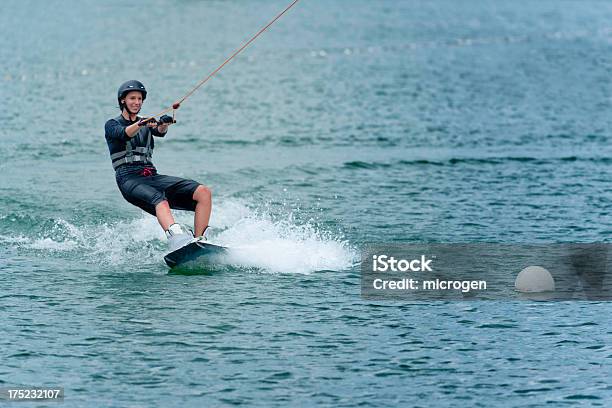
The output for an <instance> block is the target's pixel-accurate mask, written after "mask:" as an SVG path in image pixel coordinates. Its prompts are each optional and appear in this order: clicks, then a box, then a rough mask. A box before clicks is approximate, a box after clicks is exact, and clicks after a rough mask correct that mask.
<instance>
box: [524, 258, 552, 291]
mask: <svg viewBox="0 0 612 408" xmlns="http://www.w3.org/2000/svg"><path fill="white" fill-rule="evenodd" d="M514 287H515V288H516V290H518V291H519V292H526V293H536V292H553V291H554V290H555V280H554V279H553V277H552V275H551V274H550V272H548V270H546V268H542V267H541V266H533V265H532V266H528V267H526V268H525V269H523V270H522V271H520V272H519V274H518V275H517V277H516V280H515V281H514Z"/></svg>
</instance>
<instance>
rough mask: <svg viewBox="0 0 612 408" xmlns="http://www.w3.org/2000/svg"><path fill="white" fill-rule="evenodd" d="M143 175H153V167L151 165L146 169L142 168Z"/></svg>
mask: <svg viewBox="0 0 612 408" xmlns="http://www.w3.org/2000/svg"><path fill="white" fill-rule="evenodd" d="M140 175H141V176H144V177H151V176H152V175H153V169H152V168H150V167H145V168H144V169H142V171H141V172H140Z"/></svg>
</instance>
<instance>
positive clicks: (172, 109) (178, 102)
mask: <svg viewBox="0 0 612 408" xmlns="http://www.w3.org/2000/svg"><path fill="white" fill-rule="evenodd" d="M298 1H299V0H294V1H293V2H292V3H291V4H290V5H288V6H287V7H286V8H285V9H284V10H283V11H281V12H280V13H279V14H278V15H277V16H276V17H274V18H273V19H272V21H270V22H269V23H268V24H266V26H265V27H263V28H262V29H261V30H259V31H258V32H257V34H255V35H254V36H253V37H251V39H250V40H249V41H247V42H246V43H245V44H244V45H243V46H242V47H240V48H238V49H237V50H236V51H234V53H233V54H232V55H231V56H230V57H229V58H227V59H226V60H225V61H224V62H223V64H221V65H219V66H218V67H217V69H215V70H214V71H213V72H211V73H210V74H208V76H207V77H205V78H204V79H202V80H201V81H200V82H198V84H197V85H196V86H194V87H193V88H192V89H191V90H190V91H189V92H187V93H186V94H185V95H184V96H183V97H182V98H180V99H179V100H178V101H177V102H175V103H173V104H172V106H170V107H168V108H166V109H164V110H163V111H161V112H159V113H156V114H155V115H151V116H149V117H147V118H144V119H143V121H149V120H150V119H154V118H157V117H158V116H161V115H163V114H165V113H168V112H170V111H172V123H176V120H175V119H174V117H175V111H176V110H177V109H178V108H179V107H180V106H181V104H182V103H183V102H185V100H187V98H189V97H190V96H191V95H193V93H194V92H195V91H197V90H198V89H200V87H201V86H202V85H204V84H205V83H206V82H207V81H208V80H209V79H211V78H212V77H213V76H215V75H216V74H217V72H219V71H221V69H222V68H223V67H224V66H225V65H226V64H227V63H229V62H230V61H231V60H233V59H234V57H235V56H237V55H238V54H240V53H241V52H242V50H244V49H245V48H246V47H248V46H249V44H251V43H252V42H253V41H255V39H256V38H257V37H259V36H260V35H261V34H262V33H263V32H264V31H266V30H267V29H268V28H269V27H270V26H271V25H272V24H274V23H275V22H276V20H278V19H279V18H281V17H282V16H283V14H285V13H286V12H287V11H289V9H291V7H293V6H295V4H296V3H297V2H298Z"/></svg>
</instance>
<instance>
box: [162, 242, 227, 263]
mask: <svg viewBox="0 0 612 408" xmlns="http://www.w3.org/2000/svg"><path fill="white" fill-rule="evenodd" d="M225 253H227V248H226V247H222V246H219V245H213V244H209V243H206V242H192V243H190V244H187V245H185V246H184V247H181V248H179V249H177V250H176V251H173V252H170V253H169V254H167V255H166V256H164V261H165V262H166V265H168V266H169V267H170V268H175V267H177V266H183V265H186V264H188V263H190V262H193V261H196V260H197V261H198V262H199V261H209V262H215V259H217V258H218V257H219V256H220V255H224V254H225Z"/></svg>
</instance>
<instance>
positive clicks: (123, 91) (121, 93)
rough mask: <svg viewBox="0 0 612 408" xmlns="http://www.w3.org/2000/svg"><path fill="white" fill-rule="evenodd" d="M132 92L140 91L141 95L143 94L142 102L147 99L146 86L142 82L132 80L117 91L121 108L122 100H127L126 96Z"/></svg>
mask: <svg viewBox="0 0 612 408" xmlns="http://www.w3.org/2000/svg"><path fill="white" fill-rule="evenodd" d="M132 91H140V93H142V100H143V101H144V100H145V99H147V89H146V88H145V86H144V85H143V84H142V82H140V81H136V80H135V79H132V80H130V81H126V82H124V83H122V84H121V86H120V87H119V90H118V91H117V102H118V103H119V107H120V108H123V106H122V104H121V99H123V98H125V95H127V94H128V93H129V92H132Z"/></svg>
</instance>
